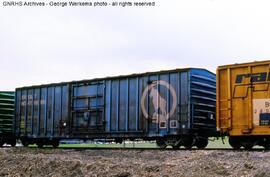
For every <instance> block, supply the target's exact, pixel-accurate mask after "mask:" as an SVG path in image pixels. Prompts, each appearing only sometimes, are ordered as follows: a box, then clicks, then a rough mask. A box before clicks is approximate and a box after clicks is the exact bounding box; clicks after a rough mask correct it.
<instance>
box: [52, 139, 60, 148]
mask: <svg viewBox="0 0 270 177" xmlns="http://www.w3.org/2000/svg"><path fill="white" fill-rule="evenodd" d="M52 146H53V148H58V146H59V141H57V140H55V141H53V142H52Z"/></svg>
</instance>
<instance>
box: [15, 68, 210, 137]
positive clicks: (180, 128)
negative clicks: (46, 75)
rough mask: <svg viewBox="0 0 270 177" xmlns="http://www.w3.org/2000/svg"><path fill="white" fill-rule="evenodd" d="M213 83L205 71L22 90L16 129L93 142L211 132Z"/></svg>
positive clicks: (105, 79)
mask: <svg viewBox="0 0 270 177" xmlns="http://www.w3.org/2000/svg"><path fill="white" fill-rule="evenodd" d="M214 79H215V75H214V74H212V73H210V72H209V71H207V70H204V69H179V70H170V71H161V72H152V73H144V74H137V75H129V76H119V77H111V78H103V79H102V78H101V79H94V80H84V81H73V82H70V83H60V84H50V85H41V86H33V87H24V88H19V89H17V90H16V93H17V98H16V99H17V102H18V104H17V107H16V110H17V111H16V113H17V114H16V115H17V116H16V120H17V121H16V125H17V126H16V127H17V129H16V130H17V133H18V134H20V136H28V137H30V136H31V137H80V138H93V137H123V136H125V137H142V136H144V137H157V136H158V137H160V136H170V135H179V134H182V133H185V132H188V131H191V132H192V129H193V128H195V129H198V128H200V127H203V128H209V127H210V128H212V127H214V126H215V121H212V119H211V116H210V115H212V113H213V112H214V110H215V108H214V106H213V104H214V102H215V94H214V92H215V82H214ZM33 99H34V101H33ZM213 114H214V113H213ZM196 116H197V117H196ZM202 118H204V119H202ZM201 120H203V121H201ZM195 123H196V126H193V124H194V125H195ZM64 125H65V126H64Z"/></svg>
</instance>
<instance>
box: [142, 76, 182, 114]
mask: <svg viewBox="0 0 270 177" xmlns="http://www.w3.org/2000/svg"><path fill="white" fill-rule="evenodd" d="M157 85H162V86H164V87H166V88H167V89H168V90H169V91H170V93H171V95H172V98H173V103H172V106H171V110H170V111H169V112H167V111H166V110H167V109H166V107H167V101H166V100H165V99H164V98H163V97H162V96H161V95H160V93H159V91H158V90H157V89H156V88H155V86H157ZM148 92H149V97H150V98H152V103H153V105H154V108H155V113H154V114H155V115H154V114H153V115H152V116H151V117H154V116H157V115H158V116H159V117H160V118H161V119H169V117H171V116H172V115H173V114H174V112H175V109H176V104H177V99H176V92H175V90H174V88H173V87H172V86H171V85H170V84H169V83H168V82H166V81H163V80H159V81H155V82H153V83H152V84H150V85H148V86H147V87H146V88H145V89H144V91H143V94H142V97H141V109H142V113H143V115H144V117H146V118H147V119H148V118H149V117H150V116H149V115H148V112H147V110H146V108H145V104H144V102H145V99H146V97H147V95H148ZM148 104H149V103H148ZM158 110H159V111H158Z"/></svg>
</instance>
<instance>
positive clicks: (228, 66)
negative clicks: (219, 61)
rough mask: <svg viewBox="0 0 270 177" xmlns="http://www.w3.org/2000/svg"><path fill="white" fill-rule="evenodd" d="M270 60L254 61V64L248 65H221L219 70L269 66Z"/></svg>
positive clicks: (249, 63) (248, 63)
mask: <svg viewBox="0 0 270 177" xmlns="http://www.w3.org/2000/svg"><path fill="white" fill-rule="evenodd" d="M269 62H270V60H261V61H256V60H255V61H253V62H246V63H235V64H229V65H221V66H218V69H226V68H239V67H246V66H258V65H264V64H268V63H269Z"/></svg>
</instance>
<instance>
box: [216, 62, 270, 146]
mask: <svg viewBox="0 0 270 177" xmlns="http://www.w3.org/2000/svg"><path fill="white" fill-rule="evenodd" d="M269 84H270V60H268V61H260V62H252V63H243V64H233V65H225V66H219V67H218V69H217V107H216V108H217V110H216V111H217V112H216V113H217V119H216V120H217V128H218V129H219V130H220V132H221V133H222V134H223V135H228V136H229V143H230V145H231V146H232V147H233V148H234V149H239V148H241V147H242V146H243V147H244V148H245V149H251V148H252V147H253V146H254V145H260V146H263V147H265V148H266V149H269V148H270V91H269V89H270V86H269Z"/></svg>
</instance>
